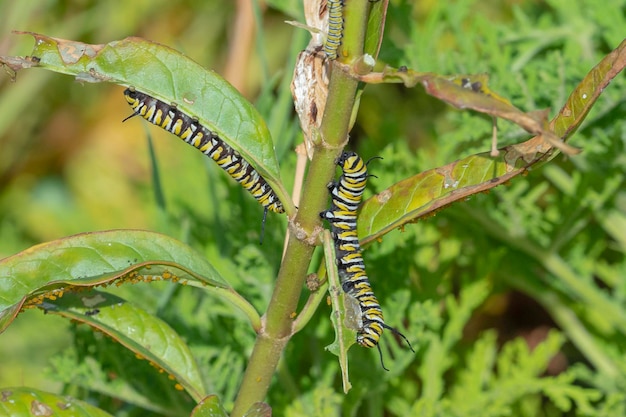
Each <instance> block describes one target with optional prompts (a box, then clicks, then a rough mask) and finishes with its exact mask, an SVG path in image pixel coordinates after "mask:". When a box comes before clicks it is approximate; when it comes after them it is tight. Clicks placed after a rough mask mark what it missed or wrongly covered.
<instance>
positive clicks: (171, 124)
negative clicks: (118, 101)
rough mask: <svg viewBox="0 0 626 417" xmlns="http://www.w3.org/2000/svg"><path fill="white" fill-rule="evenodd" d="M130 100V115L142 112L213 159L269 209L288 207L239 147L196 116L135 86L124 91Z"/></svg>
mask: <svg viewBox="0 0 626 417" xmlns="http://www.w3.org/2000/svg"><path fill="white" fill-rule="evenodd" d="M124 96H125V97H126V101H128V104H130V106H131V107H132V109H133V112H134V113H133V114H132V115H131V116H129V117H127V118H126V119H124V120H127V119H129V118H130V117H133V116H136V115H139V116H141V117H143V118H144V119H146V120H147V121H149V122H150V123H153V124H155V125H157V126H160V127H162V128H163V129H165V130H167V131H168V132H170V133H173V134H175V135H176V136H178V137H179V138H181V139H182V140H184V141H185V142H187V143H188V144H190V145H192V146H193V147H195V148H197V149H198V150H200V151H201V152H202V153H204V154H205V155H207V156H208V157H209V158H211V159H213V160H214V161H215V162H217V164H218V165H219V166H220V167H221V168H222V169H223V170H224V171H226V173H228V175H230V176H231V177H232V178H234V179H235V180H236V181H237V182H239V183H240V184H241V185H242V186H243V187H244V188H245V189H246V190H248V191H249V192H250V194H252V196H253V197H254V198H256V200H257V201H258V202H259V203H260V204H261V205H262V206H263V207H264V208H265V212H266V213H267V211H268V210H271V211H273V212H276V213H284V211H285V209H284V207H283V205H282V203H281V202H280V200H279V199H278V196H276V193H275V192H274V190H272V187H270V185H269V184H268V183H267V181H265V179H264V178H263V177H262V176H261V175H260V174H259V173H258V172H257V171H256V170H255V169H254V168H253V167H252V165H250V164H249V163H248V161H246V160H245V159H244V158H243V157H242V156H241V155H240V154H239V152H237V151H236V150H234V149H233V148H231V147H230V146H229V145H228V144H226V142H224V141H223V140H222V139H220V137H219V136H218V135H217V134H215V133H213V132H212V131H210V130H209V129H207V128H206V127H204V126H203V125H202V124H200V123H199V122H198V120H197V119H196V118H194V117H191V116H188V115H187V114H185V113H183V112H182V111H181V110H179V109H177V108H176V106H175V105H169V104H166V103H164V102H162V101H161V100H157V99H156V98H154V97H151V96H149V95H148V94H145V93H140V92H139V91H136V90H135V89H134V88H132V87H131V88H127V89H126V90H125V91H124Z"/></svg>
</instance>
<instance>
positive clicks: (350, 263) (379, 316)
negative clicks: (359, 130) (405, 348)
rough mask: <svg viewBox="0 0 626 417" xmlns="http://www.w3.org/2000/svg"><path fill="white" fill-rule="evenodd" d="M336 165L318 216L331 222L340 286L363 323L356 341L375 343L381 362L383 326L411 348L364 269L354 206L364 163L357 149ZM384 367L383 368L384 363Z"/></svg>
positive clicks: (364, 175)
mask: <svg viewBox="0 0 626 417" xmlns="http://www.w3.org/2000/svg"><path fill="white" fill-rule="evenodd" d="M337 165H339V166H340V167H341V169H342V170H343V173H342V175H341V177H340V179H339V181H338V182H337V183H331V184H329V189H330V192H331V197H332V205H331V208H330V210H326V211H323V212H321V213H320V217H322V218H324V219H326V220H328V221H329V222H330V224H331V232H332V236H333V240H334V242H335V253H336V256H337V259H336V262H337V269H338V272H339V278H340V280H341V285H342V289H343V291H344V292H346V293H347V294H349V295H351V296H353V297H354V298H356V299H357V301H358V303H359V306H360V308H361V314H362V322H363V326H362V327H361V328H360V329H359V330H358V332H357V339H356V341H357V343H358V344H359V345H361V346H363V347H368V348H372V347H374V346H376V347H377V348H378V352H379V354H380V359H381V363H382V352H381V350H380V346H379V345H378V342H379V341H380V336H381V335H382V333H383V330H384V329H389V330H391V331H392V332H393V333H395V334H397V335H399V336H401V337H402V338H404V340H405V341H406V342H407V344H408V345H409V347H410V348H411V350H413V348H412V347H411V344H410V343H409V341H408V339H407V338H406V337H405V336H404V335H403V334H402V333H400V332H399V331H398V330H396V329H394V328H393V327H390V326H388V325H386V324H385V320H384V318H383V312H382V310H381V308H380V304H379V303H378V300H377V299H376V296H375V295H374V292H373V291H372V287H371V285H370V283H369V279H368V277H367V273H366V272H365V263H364V262H363V256H362V255H361V247H360V245H359V239H358V236H357V229H356V226H357V223H356V222H357V209H358V207H359V204H360V203H361V197H362V195H363V190H364V189H365V185H366V183H367V177H368V175H367V164H366V163H365V162H364V161H363V159H361V157H360V156H358V155H357V154H356V153H354V152H344V153H343V154H342V155H341V156H340V157H339V160H338V161H337ZM383 368H384V369H386V368H385V365H384V364H383Z"/></svg>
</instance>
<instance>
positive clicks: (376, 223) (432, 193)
mask: <svg viewBox="0 0 626 417" xmlns="http://www.w3.org/2000/svg"><path fill="white" fill-rule="evenodd" d="M625 66H626V41H624V42H622V44H621V45H620V46H619V47H618V48H617V49H615V50H614V51H613V52H612V53H611V54H609V55H607V56H606V57H605V58H604V59H603V60H602V61H601V62H600V63H599V64H598V65H596V66H595V67H594V68H593V69H592V70H591V71H590V72H589V73H588V74H587V76H586V77H585V78H584V79H583V80H582V81H581V82H580V84H579V85H578V87H576V89H575V90H574V92H573V93H572V94H571V95H570V97H569V98H568V100H567V103H566V104H565V106H564V107H563V108H562V109H561V111H560V112H559V114H558V115H557V116H556V117H555V118H554V119H553V120H552V121H551V122H550V129H554V132H553V133H551V135H552V136H553V137H560V138H562V139H563V141H566V140H567V139H569V137H571V135H572V134H573V133H574V132H575V130H576V128H577V127H578V126H579V125H580V123H581V122H582V121H583V120H584V118H585V116H586V115H587V113H588V112H589V110H590V109H591V107H592V106H593V104H594V103H595V102H596V100H597V99H598V97H599V96H600V94H601V93H602V91H603V90H604V89H605V88H606V87H607V86H608V84H609V83H610V82H611V80H612V79H613V78H615V77H616V76H617V74H619V73H620V72H621V71H622V70H623V69H624V67H625ZM472 82H475V81H471V80H469V85H471V84H472ZM450 83H451V84H452V83H453V82H450ZM465 84H467V83H465ZM459 88H464V87H460V86H459ZM481 88H483V86H481V85H478V84H476V85H475V89H477V90H478V89H481ZM485 97H488V96H487V95H485ZM491 100H493V101H494V102H495V103H501V104H502V105H506V100H504V101H503V100H502V99H501V98H500V97H492V98H491ZM529 117H530V116H529ZM528 120H529V121H530V120H532V117H531V118H530V119H528ZM529 123H531V124H532V122H529ZM500 151H501V152H500V155H499V156H498V157H493V156H491V155H490V154H489V153H488V152H485V153H480V154H476V155H471V156H468V157H466V158H463V159H461V160H458V161H456V162H453V163H451V164H448V165H445V166H443V167H439V168H435V169H431V170H428V171H425V172H422V173H420V174H418V175H415V176H413V177H410V178H407V179H405V180H403V181H400V182H398V183H396V184H394V185H393V186H391V187H390V188H388V189H386V190H384V191H382V192H381V193H379V194H377V195H375V196H373V197H372V198H370V199H368V200H367V201H365V202H364V203H363V205H362V206H361V212H360V214H359V222H358V224H357V226H358V232H359V238H360V240H361V243H362V244H367V243H369V242H371V241H373V240H375V239H378V238H380V237H382V236H383V235H384V234H386V233H388V232H389V231H391V230H393V229H394V228H397V227H401V226H403V225H404V224H406V223H410V222H415V221H416V220H417V219H419V218H420V217H423V216H425V215H428V214H430V213H433V212H434V211H436V210H438V209H440V208H442V207H444V206H446V205H448V204H451V203H453V202H456V201H459V200H463V199H465V198H467V197H468V196H470V195H473V194H476V193H478V192H481V191H486V190H489V189H491V188H493V187H495V186H497V185H500V184H503V183H505V182H506V181H508V180H510V179H512V178H514V177H516V176H518V175H520V174H523V173H525V172H527V170H528V168H530V167H531V166H533V165H536V164H538V163H541V162H544V161H546V160H548V159H550V158H551V157H553V156H554V143H551V142H550V141H547V140H545V134H544V135H543V137H542V136H541V135H539V136H535V137H533V138H531V139H529V140H527V141H526V142H523V143H520V144H517V145H511V146H506V147H504V148H502V149H501V150H500Z"/></svg>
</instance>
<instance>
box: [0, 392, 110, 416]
mask: <svg viewBox="0 0 626 417" xmlns="http://www.w3.org/2000/svg"><path fill="white" fill-rule="evenodd" d="M0 415H3V416H47V417H81V416H84V417H111V414H109V413H106V412H104V411H102V410H100V409H99V408H96V407H94V406H93V405H90V404H88V403H86V402H84V401H80V400H76V399H74V398H71V397H69V396H67V395H58V394H51V393H49V392H45V391H40V390H37V389H34V388H26V387H19V388H3V389H2V390H1V391H0Z"/></svg>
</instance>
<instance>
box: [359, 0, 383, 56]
mask: <svg viewBox="0 0 626 417" xmlns="http://www.w3.org/2000/svg"><path fill="white" fill-rule="evenodd" d="M370 5H371V9H370V14H369V18H368V20H367V33H366V35H365V44H364V46H363V51H364V52H365V53H367V54H370V55H371V56H373V57H374V59H375V58H377V57H378V52H379V51H380V45H381V44H382V42H383V33H384V31H385V19H386V17H387V6H388V5H389V0H382V1H377V2H370Z"/></svg>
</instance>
